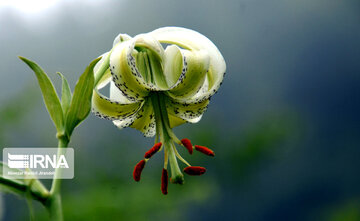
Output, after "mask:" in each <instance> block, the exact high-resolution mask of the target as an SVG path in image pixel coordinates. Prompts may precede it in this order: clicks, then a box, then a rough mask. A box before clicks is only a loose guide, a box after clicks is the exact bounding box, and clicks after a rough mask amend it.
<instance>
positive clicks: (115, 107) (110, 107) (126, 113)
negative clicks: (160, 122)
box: [92, 89, 144, 120]
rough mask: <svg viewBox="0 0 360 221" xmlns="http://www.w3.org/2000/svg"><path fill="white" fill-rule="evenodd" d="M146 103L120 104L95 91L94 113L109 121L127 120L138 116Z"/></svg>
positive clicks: (93, 100) (93, 98)
mask: <svg viewBox="0 0 360 221" xmlns="http://www.w3.org/2000/svg"><path fill="white" fill-rule="evenodd" d="M143 103H144V102H134V103H120V102H118V101H115V100H111V99H109V98H107V97H105V96H104V95H102V94H100V93H99V91H98V90H97V89H94V93H93V97H92V111H93V112H94V113H95V115H96V116H98V117H100V118H104V119H108V120H126V119H128V118H131V117H132V116H134V115H136V113H137V112H138V111H139V110H140V109H141V107H142V105H143Z"/></svg>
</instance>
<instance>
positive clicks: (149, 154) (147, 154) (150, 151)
mask: <svg viewBox="0 0 360 221" xmlns="http://www.w3.org/2000/svg"><path fill="white" fill-rule="evenodd" d="M161 145H162V143H161V142H159V143H156V144H155V145H154V146H153V147H152V148H151V149H150V150H149V151H148V152H146V153H145V156H144V157H145V158H146V159H150V157H152V156H153V155H154V154H155V153H156V152H158V151H159V150H160V147H161Z"/></svg>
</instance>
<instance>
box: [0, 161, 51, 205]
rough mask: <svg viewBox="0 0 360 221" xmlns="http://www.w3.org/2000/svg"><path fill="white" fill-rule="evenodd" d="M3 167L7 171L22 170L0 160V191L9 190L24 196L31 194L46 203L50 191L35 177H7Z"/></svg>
mask: <svg viewBox="0 0 360 221" xmlns="http://www.w3.org/2000/svg"><path fill="white" fill-rule="evenodd" d="M3 169H5V170H7V171H10V170H11V171H13V172H20V170H18V169H13V168H10V167H8V166H7V165H6V164H5V163H3V162H1V161H0V191H8V192H11V193H14V194H18V195H22V196H30V197H31V198H33V199H35V200H38V201H40V202H42V203H45V201H46V200H47V198H48V197H49V195H50V193H49V191H48V190H47V189H46V187H45V186H44V185H43V184H42V183H41V182H40V181H39V180H38V179H36V178H35V177H31V178H30V177H25V176H24V177H23V178H21V179H14V178H9V177H5V176H4V175H3Z"/></svg>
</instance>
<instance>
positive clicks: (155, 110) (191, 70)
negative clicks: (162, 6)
mask: <svg viewBox="0 0 360 221" xmlns="http://www.w3.org/2000/svg"><path fill="white" fill-rule="evenodd" d="M162 44H163V45H166V48H165V49H164V47H163V45H162ZM225 70H226V64H225V61H224V58H223V56H222V55H221V53H220V52H219V50H218V49H217V47H216V46H215V45H214V44H213V43H212V42H211V41H210V40H209V39H208V38H207V37H205V36H204V35H202V34H200V33H198V32H196V31H193V30H189V29H185V28H178V27H165V28H159V29H156V30H154V31H152V32H149V33H146V34H140V35H137V36H135V37H130V36H129V35H126V34H119V35H118V36H117V37H116V38H115V40H114V44H113V48H112V49H111V50H110V51H109V52H107V53H105V54H103V55H102V59H101V60H100V61H99V62H98V64H97V65H96V66H95V68H94V73H95V88H94V93H93V98H92V111H93V112H94V113H95V115H97V116H99V117H101V118H105V119H108V120H111V121H112V122H113V123H114V124H115V125H116V126H117V127H118V128H125V127H132V128H135V129H137V130H139V131H141V132H142V133H143V134H144V136H145V137H153V136H155V145H154V146H153V147H152V148H151V149H150V150H149V151H148V152H146V153H145V156H144V159H143V160H141V161H140V162H139V163H138V164H137V165H136V166H135V168H134V172H133V176H134V180H135V181H139V180H140V175H141V171H142V170H143V168H144V166H145V164H146V163H147V161H148V160H149V159H150V158H151V157H152V156H153V155H154V154H155V153H157V152H158V151H160V150H164V154H165V155H164V166H163V170H162V176H161V183H162V184H161V191H162V193H163V194H167V186H168V177H169V175H168V164H170V170H171V178H170V181H171V182H172V183H179V184H182V183H183V182H184V176H183V174H182V172H181V170H180V167H179V165H178V161H177V160H180V161H182V162H183V163H184V164H185V165H186V166H187V167H186V168H185V169H184V170H183V171H184V172H185V173H187V174H189V175H202V174H203V173H205V171H206V169H205V168H203V167H199V166H191V165H190V164H189V163H188V162H187V161H186V160H184V159H183V158H182V157H181V156H180V154H179V153H178V151H177V148H176V144H177V145H180V146H183V147H185V148H186V149H187V150H188V152H189V153H190V154H192V152H193V149H195V150H197V151H199V152H201V153H204V154H206V155H209V156H214V155H215V154H214V152H213V151H212V150H210V149H209V148H207V147H204V146H199V145H195V146H193V145H192V144H191V142H190V140H189V139H187V138H184V139H181V140H180V139H178V138H177V137H176V136H175V134H174V133H173V131H172V128H174V127H176V126H179V125H181V124H183V123H186V122H189V123H197V122H198V121H200V119H201V117H202V115H203V113H204V112H205V110H206V109H207V106H208V105H209V101H210V98H211V96H213V95H214V94H215V93H216V92H217V90H218V89H219V87H220V85H221V82H222V81H223V78H224V75H225ZM109 84H110V96H109V97H106V96H104V95H103V94H101V93H100V92H99V90H100V89H102V88H104V87H105V86H107V85H109Z"/></svg>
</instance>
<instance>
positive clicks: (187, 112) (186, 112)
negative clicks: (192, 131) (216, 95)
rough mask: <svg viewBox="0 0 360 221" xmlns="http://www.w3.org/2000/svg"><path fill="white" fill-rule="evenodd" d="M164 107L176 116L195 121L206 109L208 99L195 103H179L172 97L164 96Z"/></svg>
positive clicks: (191, 121)
mask: <svg viewBox="0 0 360 221" xmlns="http://www.w3.org/2000/svg"><path fill="white" fill-rule="evenodd" d="M166 99H167V101H166V108H167V111H168V113H169V114H170V115H173V116H176V117H178V118H181V119H183V120H184V121H187V122H190V123H196V122H198V121H199V120H200V119H201V116H202V115H203V113H204V112H205V111H206V109H207V106H208V105H209V102H210V101H209V100H203V101H201V102H195V103H191V104H189V103H180V102H178V101H175V100H174V99H172V98H170V97H167V98H166Z"/></svg>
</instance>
